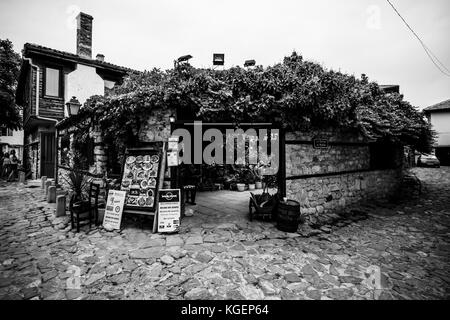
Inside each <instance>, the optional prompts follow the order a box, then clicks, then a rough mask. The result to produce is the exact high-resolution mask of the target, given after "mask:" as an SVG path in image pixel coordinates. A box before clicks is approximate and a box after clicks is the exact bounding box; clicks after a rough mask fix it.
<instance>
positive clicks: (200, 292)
mask: <svg viewBox="0 0 450 320" xmlns="http://www.w3.org/2000/svg"><path fill="white" fill-rule="evenodd" d="M184 298H185V299H187V300H209V299H211V295H210V293H209V292H208V290H207V289H203V288H194V289H192V290H190V291H188V292H186V294H185V295H184Z"/></svg>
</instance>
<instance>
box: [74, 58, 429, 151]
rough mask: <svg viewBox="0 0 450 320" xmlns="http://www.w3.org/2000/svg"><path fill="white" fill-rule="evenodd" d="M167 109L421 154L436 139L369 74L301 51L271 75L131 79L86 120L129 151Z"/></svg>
mask: <svg viewBox="0 0 450 320" xmlns="http://www.w3.org/2000/svg"><path fill="white" fill-rule="evenodd" d="M169 107H177V108H181V109H184V110H188V111H190V112H192V114H193V116H194V117H195V118H196V119H200V120H203V121H210V122H219V121H227V122H230V121H233V122H237V123H239V122H273V123H278V124H281V125H283V126H284V127H285V128H286V129H287V130H308V129H310V128H325V127H330V126H331V127H339V128H345V129H356V130H358V131H359V132H361V133H363V134H364V135H365V136H366V137H368V138H370V139H383V140H390V141H391V142H393V143H401V144H405V145H410V146H413V147H414V148H416V149H417V150H419V151H423V152H428V151H429V150H430V148H431V145H432V142H433V139H434V133H433V132H432V130H431V128H430V125H429V124H428V122H427V121H426V120H425V118H424V116H423V114H422V113H421V112H419V111H418V109H416V108H415V107H413V106H412V105H411V104H409V103H408V102H407V101H405V100H403V96H402V95H400V94H396V93H391V94H386V93H384V92H383V91H382V90H381V89H380V88H379V86H378V85H377V84H376V83H374V82H369V81H368V78H367V77H366V76H365V75H363V76H362V78H361V79H357V78H355V77H354V76H350V75H346V74H343V73H341V72H336V71H332V70H326V69H324V68H323V67H322V66H320V65H319V64H316V63H313V62H308V61H305V60H303V58H302V56H301V55H298V54H297V53H295V52H294V53H293V54H292V55H291V56H289V57H286V58H284V61H283V63H279V64H276V65H274V66H271V67H267V68H263V67H261V66H258V67H256V68H254V69H250V70H246V69H243V68H240V67H233V68H230V69H228V70H211V69H196V68H193V67H192V66H190V65H189V64H184V65H180V66H178V67H177V68H176V69H171V70H168V71H161V70H159V69H154V70H152V71H147V72H144V73H141V74H131V75H129V77H128V78H127V79H126V80H125V81H124V83H123V84H122V85H121V86H118V87H117V88H116V89H115V90H114V91H113V93H112V94H111V95H109V96H106V97H103V96H95V97H91V99H90V100H89V101H88V102H87V103H86V105H85V107H84V108H82V110H81V111H80V117H86V116H89V117H90V116H91V115H95V117H94V118H95V119H96V121H97V123H98V124H99V125H100V127H101V129H102V132H103V134H104V136H105V137H106V138H107V140H108V141H109V142H110V143H112V144H115V145H119V146H124V145H126V144H130V143H132V141H134V140H136V135H137V132H138V130H139V128H140V125H141V122H143V121H145V119H146V116H145V115H148V114H149V113H150V112H151V110H152V109H156V108H169ZM67 121H68V122H70V121H79V118H77V119H72V120H67Z"/></svg>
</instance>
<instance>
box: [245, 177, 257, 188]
mask: <svg viewBox="0 0 450 320" xmlns="http://www.w3.org/2000/svg"><path fill="white" fill-rule="evenodd" d="M247 183H248V190H250V191H253V190H255V189H256V184H255V178H254V177H253V176H250V177H248V179H247Z"/></svg>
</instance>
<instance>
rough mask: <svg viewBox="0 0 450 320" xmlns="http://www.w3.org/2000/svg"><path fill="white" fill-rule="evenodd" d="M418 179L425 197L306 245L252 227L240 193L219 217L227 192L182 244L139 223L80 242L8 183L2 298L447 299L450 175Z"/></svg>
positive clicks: (373, 213) (260, 225) (3, 189)
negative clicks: (241, 204) (240, 204)
mask: <svg viewBox="0 0 450 320" xmlns="http://www.w3.org/2000/svg"><path fill="white" fill-rule="evenodd" d="M413 170H414V171H415V172H417V173H418V176H420V177H421V179H423V184H424V186H425V187H424V192H423V195H422V196H421V198H418V199H416V200H414V201H411V202H399V203H395V204H385V203H383V202H380V203H378V202H371V203H366V204H364V206H363V207H362V208H360V209H359V211H360V212H363V213H364V214H365V213H367V215H361V214H360V213H355V212H356V211H355V212H354V211H350V210H349V214H348V215H345V214H343V215H342V216H341V215H339V216H338V217H333V216H332V214H331V213H329V212H326V211H324V212H323V213H321V214H320V215H322V217H321V218H320V219H316V221H315V223H316V224H317V225H316V226H315V227H316V228H318V229H313V228H311V226H309V225H308V224H307V223H304V224H302V225H301V226H300V227H299V229H298V233H299V234H300V235H302V236H303V237H302V238H293V237H291V236H289V235H287V234H286V233H284V232H279V231H277V230H276V228H275V226H274V224H272V223H267V222H260V221H252V222H249V221H248V219H247V216H246V215H239V214H240V211H239V207H236V204H235V202H236V201H238V200H239V199H242V200H243V207H245V210H248V194H240V193H233V192H232V191H223V192H225V193H224V194H225V195H227V194H228V195H227V196H228V197H229V198H227V200H226V201H224V202H223V203H224V205H221V206H217V207H214V209H210V207H208V206H202V201H206V200H207V199H209V200H208V201H210V205H211V203H215V202H214V201H216V200H217V199H219V198H220V197H222V194H220V193H214V192H211V193H205V194H199V195H198V202H199V205H198V209H196V210H198V211H197V214H196V215H195V216H194V217H191V218H189V219H186V221H183V224H182V226H181V229H180V233H179V234H176V235H161V234H152V233H151V232H150V230H148V229H146V228H145V227H144V228H142V226H140V225H138V223H136V222H134V221H132V220H131V219H129V220H127V219H125V220H124V228H123V229H122V230H121V231H120V232H105V231H104V230H103V229H102V228H100V229H94V228H93V230H91V231H89V230H88V229H86V230H82V232H80V233H76V232H73V231H70V230H69V229H70V226H68V227H64V228H63V224H64V223H65V221H62V220H61V221H60V220H57V219H54V218H53V213H54V206H53V207H52V206H50V205H47V204H46V203H45V202H44V203H43V201H42V200H43V198H42V190H41V189H40V188H37V190H34V189H33V188H30V189H25V188H20V187H19V186H18V185H17V184H5V185H3V182H0V198H1V199H4V201H2V202H0V211H1V212H2V215H0V228H1V230H2V232H1V234H0V269H1V273H2V274H1V276H0V299H7V298H12V299H92V298H98V299H130V298H133V297H136V298H140V299H169V298H170V299H184V298H189V297H192V298H193V299H210V298H214V299H258V300H262V299H317V300H318V299H446V298H448V290H445V288H446V286H447V284H448V283H449V280H450V273H449V272H448V270H450V265H449V261H448V256H449V253H450V245H449V244H448V226H449V225H450V214H449V213H448V203H449V194H450V168H447V167H442V168H440V169H422V168H420V169H417V168H415V169H413ZM11 186H13V187H11ZM16 186H17V187H16ZM212 200H214V201H212ZM239 201H240V200H239ZM231 207H232V208H231ZM326 209H327V208H326ZM399 211H401V212H402V213H401V214H400V213H399ZM246 212H247V211H246ZM320 215H319V217H320ZM366 217H369V218H368V219H367V220H363V218H366ZM340 219H344V220H340ZM331 225H333V227H332V229H333V230H332V232H331V233H328V232H327V229H326V228H328V229H331ZM216 226H220V228H216ZM344 226H345V227H344ZM59 228H63V229H61V230H59ZM305 235H307V236H308V237H305ZM185 240H186V241H185ZM165 255H166V256H167V257H169V258H167V257H164V258H163V256H165ZM161 258H162V259H161ZM159 259H161V260H159ZM167 259H168V260H170V259H172V260H173V262H171V263H170V264H169V265H166V264H165V262H164V261H166V260H167ZM166 262H168V261H166ZM41 282H42V283H41ZM68 283H69V284H70V285H69V284H68ZM86 283H87V284H89V285H86ZM66 286H67V287H66ZM62 288H66V289H69V290H64V289H62ZM83 290H86V292H84V291H83Z"/></svg>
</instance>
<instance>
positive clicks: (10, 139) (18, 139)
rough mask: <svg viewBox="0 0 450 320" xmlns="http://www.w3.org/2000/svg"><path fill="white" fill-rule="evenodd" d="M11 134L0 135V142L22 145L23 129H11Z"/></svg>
mask: <svg viewBox="0 0 450 320" xmlns="http://www.w3.org/2000/svg"><path fill="white" fill-rule="evenodd" d="M12 134H13V135H12V136H0V143H9V144H10V145H19V146H22V145H23V130H20V131H13V132H12Z"/></svg>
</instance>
